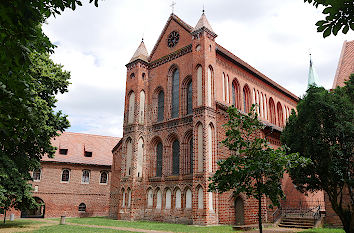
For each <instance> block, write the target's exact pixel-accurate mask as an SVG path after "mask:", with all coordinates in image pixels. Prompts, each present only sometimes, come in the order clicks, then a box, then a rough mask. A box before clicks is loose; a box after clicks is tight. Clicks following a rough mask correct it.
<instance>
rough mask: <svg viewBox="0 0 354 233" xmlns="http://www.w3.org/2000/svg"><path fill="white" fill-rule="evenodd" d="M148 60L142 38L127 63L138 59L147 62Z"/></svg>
mask: <svg viewBox="0 0 354 233" xmlns="http://www.w3.org/2000/svg"><path fill="white" fill-rule="evenodd" d="M148 58H149V53H148V51H147V49H146V47H145V44H144V38H142V39H141V43H140V45H139V47H138V48H137V49H136V51H135V53H134V55H133V57H132V58H131V59H130V61H129V63H130V62H133V61H135V60H138V59H140V60H143V61H145V62H148Z"/></svg>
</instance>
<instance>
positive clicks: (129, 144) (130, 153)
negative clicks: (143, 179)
mask: <svg viewBox="0 0 354 233" xmlns="http://www.w3.org/2000/svg"><path fill="white" fill-rule="evenodd" d="M127 141H128V142H127V157H126V161H125V175H126V176H130V175H131V166H132V157H133V144H132V140H131V138H128V140H127Z"/></svg>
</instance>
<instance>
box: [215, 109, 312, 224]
mask: <svg viewBox="0 0 354 233" xmlns="http://www.w3.org/2000/svg"><path fill="white" fill-rule="evenodd" d="M227 112H228V114H229V121H228V123H227V124H225V128H226V139H225V140H224V141H222V143H223V144H224V145H225V146H226V147H227V148H228V149H229V150H230V151H232V155H231V156H230V157H228V158H227V159H225V160H222V161H219V162H218V165H219V169H218V170H217V171H216V172H215V174H214V176H213V177H212V178H211V181H212V182H211V183H210V184H209V191H218V192H220V193H223V192H226V191H229V190H232V191H233V193H234V197H237V195H239V194H240V193H244V194H246V195H247V196H248V197H254V198H256V199H258V201H259V204H260V201H261V197H262V196H264V195H265V196H267V197H269V199H270V200H271V201H272V203H273V204H274V205H277V206H279V200H280V198H283V197H284V193H283V191H282V188H281V179H282V177H283V174H284V172H285V168H286V167H296V166H299V165H302V164H305V163H306V162H307V160H306V159H304V158H300V157H299V156H298V155H297V154H290V155H287V154H286V153H285V150H284V149H283V148H278V149H274V148H272V147H271V146H270V145H269V143H268V142H267V139H266V138H264V137H263V136H262V134H263V132H265V131H263V130H264V128H265V126H264V125H263V124H262V122H260V121H259V120H258V118H257V113H256V112H255V106H254V105H253V106H252V109H251V111H250V113H248V114H247V115H243V114H242V113H240V112H239V111H238V110H237V109H236V108H234V107H230V108H229V109H228V110H227ZM259 217H260V216H259ZM259 220H261V219H259Z"/></svg>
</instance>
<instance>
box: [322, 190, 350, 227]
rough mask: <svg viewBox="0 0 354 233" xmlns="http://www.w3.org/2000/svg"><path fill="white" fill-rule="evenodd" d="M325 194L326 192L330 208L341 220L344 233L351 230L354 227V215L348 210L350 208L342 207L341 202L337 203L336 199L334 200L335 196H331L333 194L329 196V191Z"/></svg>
mask: <svg viewBox="0 0 354 233" xmlns="http://www.w3.org/2000/svg"><path fill="white" fill-rule="evenodd" d="M326 192H327V191H326ZM327 194H328V198H329V201H330V202H331V206H332V209H333V210H334V212H335V213H336V214H337V215H338V217H339V219H340V220H341V222H342V225H343V230H344V231H345V232H346V233H351V232H353V228H354V225H353V224H354V220H353V218H354V215H353V213H351V212H350V208H349V209H347V210H345V209H344V208H343V204H341V205H339V204H338V203H337V200H336V199H337V196H335V197H333V196H331V195H330V194H329V192H327Z"/></svg>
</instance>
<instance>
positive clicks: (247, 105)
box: [243, 85, 251, 112]
mask: <svg viewBox="0 0 354 233" xmlns="http://www.w3.org/2000/svg"><path fill="white" fill-rule="evenodd" d="M250 95H251V94H250V89H249V88H248V86H247V85H246V86H244V88H243V110H244V111H245V112H249V111H250V110H251V98H250Z"/></svg>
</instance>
